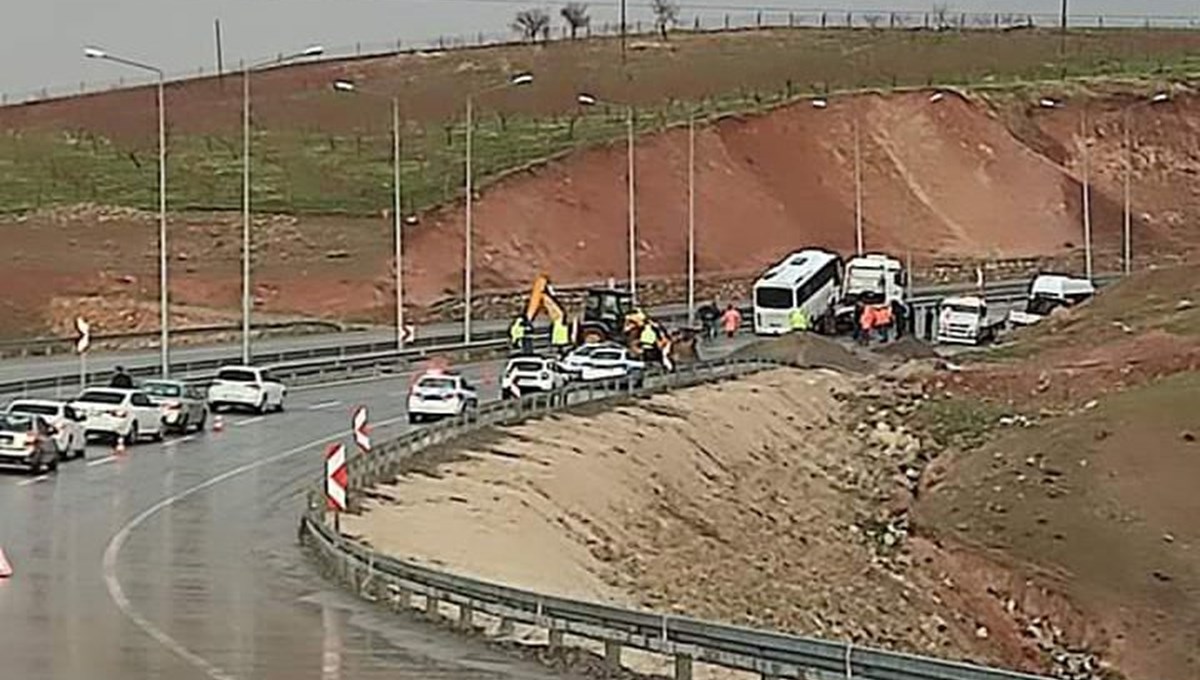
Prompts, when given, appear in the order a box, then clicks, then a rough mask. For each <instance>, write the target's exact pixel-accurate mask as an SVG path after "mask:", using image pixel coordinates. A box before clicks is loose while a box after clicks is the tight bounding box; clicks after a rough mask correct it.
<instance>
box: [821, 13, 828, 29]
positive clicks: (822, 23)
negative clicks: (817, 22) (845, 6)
mask: <svg viewBox="0 0 1200 680" xmlns="http://www.w3.org/2000/svg"><path fill="white" fill-rule="evenodd" d="M828 18H829V17H828V15H826V14H825V12H821V28H825V25H826V23H827V20H828Z"/></svg>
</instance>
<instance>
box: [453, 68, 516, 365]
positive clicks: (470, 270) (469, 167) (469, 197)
mask: <svg viewBox="0 0 1200 680" xmlns="http://www.w3.org/2000/svg"><path fill="white" fill-rule="evenodd" d="M532 83H533V74H532V73H529V72H521V73H514V74H513V75H511V76H509V77H508V79H507V80H506V81H504V82H503V83H496V84H494V85H491V86H488V87H484V88H481V89H478V90H474V91H472V92H470V93H468V94H467V121H466V122H467V131H466V137H467V150H466V173H465V174H466V178H465V180H464V183H465V185H466V186H465V187H464V188H465V190H466V216H465V217H466V227H465V229H466V233H465V234H464V240H465V242H466V243H465V247H464V249H463V303H464V305H465V306H464V308H463V341H464V342H471V304H472V293H473V290H472V285H473V276H474V254H473V250H472V249H473V243H472V242H473V241H474V238H475V229H474V206H473V205H472V204H473V203H474V202H475V171H474V167H473V160H474V159H473V158H472V155H471V154H472V146H473V144H474V138H475V99H476V98H477V97H482V96H483V95H485V94H488V93H489V92H495V91H497V90H503V89H505V88H508V87H522V86H524V85H531V84H532Z"/></svg>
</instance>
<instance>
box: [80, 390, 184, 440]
mask: <svg viewBox="0 0 1200 680" xmlns="http://www.w3.org/2000/svg"><path fill="white" fill-rule="evenodd" d="M70 405H71V408H73V409H75V411H76V412H77V413H79V415H81V416H83V417H84V421H83V432H84V434H85V435H86V436H88V437H107V438H112V439H123V440H125V441H127V442H129V443H131V444H132V443H134V442H136V441H137V440H138V439H139V438H141V437H145V436H148V437H150V438H151V439H153V440H154V441H160V440H161V439H162V438H163V422H162V413H161V412H160V411H159V409H158V406H155V405H154V402H152V401H150V397H148V396H146V393H145V392H140V391H138V390H127V389H121V388H116V387H94V388H90V389H86V390H84V391H83V393H82V394H80V395H79V396H78V397H76V398H75V400H74V401H72V402H71V404H70Z"/></svg>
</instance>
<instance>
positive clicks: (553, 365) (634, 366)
mask: <svg viewBox="0 0 1200 680" xmlns="http://www.w3.org/2000/svg"><path fill="white" fill-rule="evenodd" d="M645 371H646V364H645V362H643V361H642V360H641V359H640V358H639V357H637V356H635V355H634V354H633V352H631V351H630V350H629V348H627V347H624V346H621V345H617V344H612V343H595V344H585V345H582V346H580V347H577V348H576V349H574V350H573V351H571V352H570V353H569V354H567V355H566V356H565V357H563V358H562V359H555V358H552V357H546V356H541V355H538V354H532V353H529V354H526V353H521V354H516V355H514V356H512V357H509V359H508V362H507V363H506V364H505V366H504V370H503V372H501V374H500V397H501V398H502V399H516V398H520V397H522V396H525V395H528V394H532V393H535V392H552V391H554V390H557V389H560V388H562V387H563V386H564V385H566V384H567V383H568V382H586V381H596V380H610V379H620V378H631V379H633V381H634V384H635V385H636V386H641V384H642V381H643V380H644V375H645ZM407 406H408V421H409V422H410V423H420V422H423V421H426V420H434V419H437V418H446V417H452V416H459V415H462V414H464V413H467V412H469V411H471V410H473V409H475V408H477V407H478V406H479V390H478V388H477V387H476V386H475V385H474V384H472V383H471V381H470V380H469V379H468V378H466V377H465V376H463V375H461V374H459V373H455V372H453V371H444V370H431V371H427V372H425V373H424V374H422V375H421V376H420V377H418V378H417V380H416V381H414V382H413V385H412V387H411V388H410V389H409V392H408V404H407Z"/></svg>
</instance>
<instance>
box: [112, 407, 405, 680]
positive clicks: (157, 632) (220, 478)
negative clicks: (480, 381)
mask: <svg viewBox="0 0 1200 680" xmlns="http://www.w3.org/2000/svg"><path fill="white" fill-rule="evenodd" d="M404 419H405V416H400V417H398V418H389V419H388V420H384V421H381V422H379V423H376V427H383V426H386V425H391V424H393V423H398V422H401V421H403V420H404ZM328 439H329V435H326V436H324V437H321V438H320V439H317V440H314V441H311V442H309V443H307V444H302V445H300V446H297V447H296V448H294V449H289V450H287V451H284V452H283V453H277V454H275V455H274V456H270V457H269V458H263V459H261V460H256V461H253V462H250V463H246V464H245V465H241V466H238V467H236V468H234V469H232V470H228V471H226V472H223V473H221V474H219V475H217V476H216V477H212V478H210V479H208V480H206V481H203V482H201V483H199V484H197V485H195V486H193V487H191V488H189V489H187V490H186V491H183V492H180V493H177V494H175V495H174V496H168V497H167V498H164V499H162V500H161V501H159V502H157V503H155V504H154V505H152V506H150V507H149V508H146V509H145V510H144V511H142V513H141V514H140V515H138V516H137V517H134V518H133V519H131V520H129V522H128V523H126V524H125V526H123V527H121V529H120V531H118V532H117V533H116V534H114V535H113V537H112V540H110V541H109V542H108V547H106V548H105V549H104V559H103V561H102V563H101V564H102V567H103V573H104V584H105V586H107V587H108V595H109V597H111V598H112V600H113V602H114V603H115V604H116V605H117V608H118V609H120V610H121V613H123V614H124V615H125V616H126V617H128V618H129V620H130V621H132V622H133V624H134V625H136V626H137V627H138V628H141V629H142V631H143V632H144V633H146V634H147V635H149V636H150V637H152V638H154V639H155V640H156V641H157V642H158V643H159V644H161V645H162V646H163V647H166V648H167V649H169V650H170V651H172V652H174V653H175V654H176V655H178V656H179V658H181V659H183V660H184V661H186V662H188V663H190V664H192V665H193V666H195V667H196V668H198V669H200V670H201V671H203V672H204V673H205V675H207V676H208V677H209V678H211V679H212V680H236V678H235V677H234V676H232V675H230V674H228V673H226V672H225V671H223V670H221V669H220V668H218V667H217V666H215V665H214V664H212V663H211V662H209V661H208V660H206V659H205V658H204V657H202V656H200V655H199V654H197V653H195V652H193V651H192V650H190V649H188V648H187V647H184V646H183V644H182V643H180V642H179V641H178V640H176V639H175V638H173V637H171V636H170V635H169V634H167V632H166V631H164V630H162V629H161V628H159V627H158V626H156V625H154V624H153V623H152V622H151V621H150V620H149V619H147V618H146V617H145V616H143V615H142V614H141V613H139V612H138V611H137V610H136V609H134V608H133V604H132V603H131V602H130V601H129V597H128V596H127V595H125V589H124V588H122V587H121V581H120V580H119V579H118V578H117V557H118V556H119V555H120V553H121V548H122V547H124V546H125V542H126V541H128V540H129V535H130V534H132V533H133V530H134V529H137V528H138V527H139V526H141V525H142V524H143V523H145V521H146V520H148V519H150V518H151V517H153V516H154V515H156V514H158V513H159V512H162V511H163V510H165V509H166V508H169V507H171V506H172V505H175V504H176V503H178V502H179V501H182V500H184V499H186V498H188V497H189V496H193V495H195V494H197V493H199V492H201V491H204V490H205V489H209V488H211V487H214V486H216V485H217V484H220V483H221V482H224V481H225V480H228V479H233V478H234V477H237V476H239V475H243V474H245V473H247V472H250V471H252V470H256V469H258V468H260V467H263V466H265V465H271V464H273V463H277V462H279V461H282V460H286V459H288V458H293V457H295V456H298V455H300V454H301V453H306V452H308V451H309V450H311V449H315V448H317V447H320V446H322V445H323V444H325V442H326V441H328Z"/></svg>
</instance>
